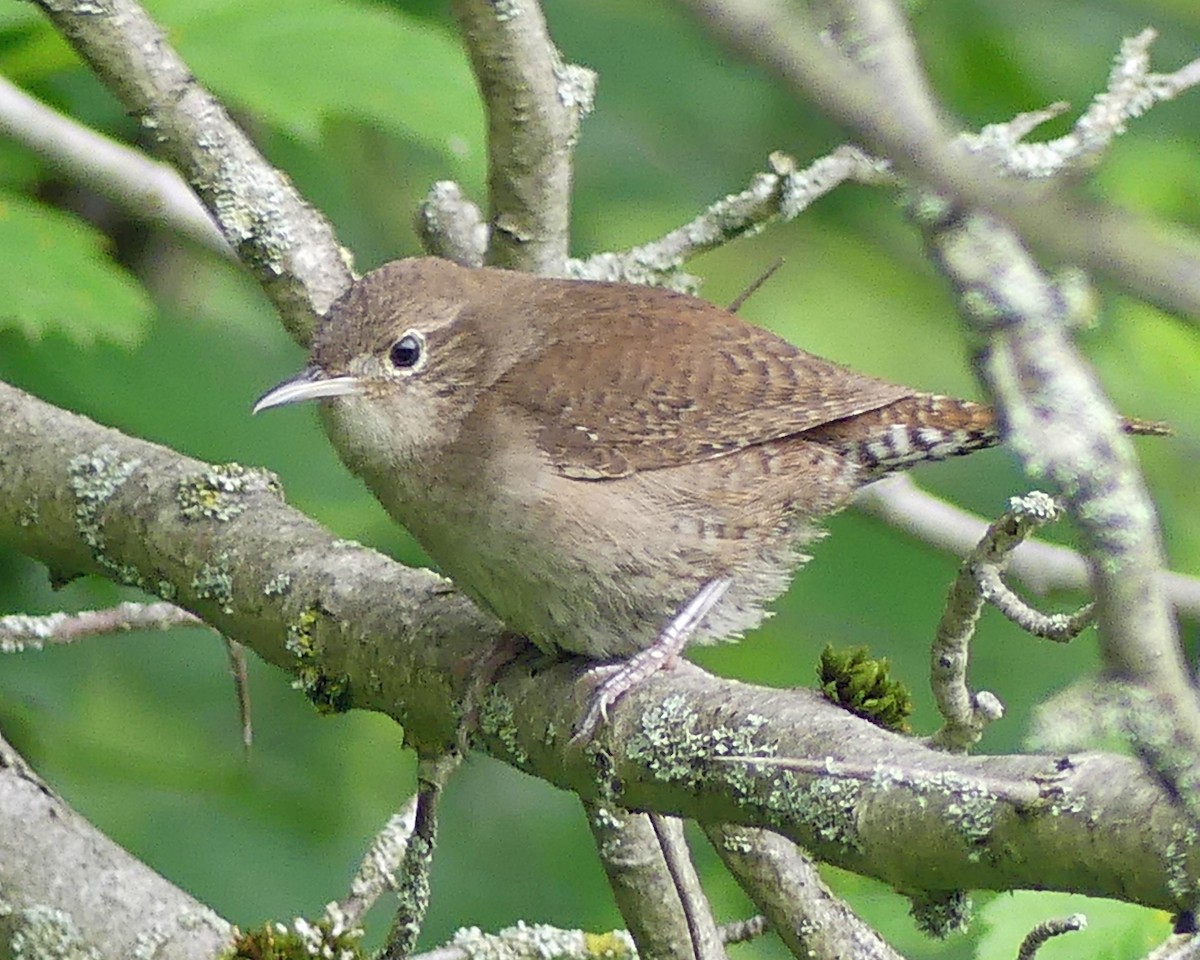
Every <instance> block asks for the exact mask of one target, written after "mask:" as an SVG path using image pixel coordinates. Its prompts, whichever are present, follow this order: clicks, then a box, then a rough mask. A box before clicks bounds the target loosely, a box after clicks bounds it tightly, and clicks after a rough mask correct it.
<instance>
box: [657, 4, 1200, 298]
mask: <svg viewBox="0 0 1200 960" xmlns="http://www.w3.org/2000/svg"><path fill="white" fill-rule="evenodd" d="M679 2H680V3H681V5H682V6H684V7H685V8H687V9H688V10H690V11H691V12H692V13H693V14H695V16H696V17H697V19H699V20H700V21H701V22H702V23H703V24H704V25H705V26H706V27H707V28H708V29H709V31H710V32H711V33H712V34H713V36H715V37H716V38H718V39H719V40H721V41H722V42H724V43H725V44H727V45H728V46H730V47H732V48H734V49H735V50H737V51H738V52H739V53H740V54H742V55H743V56H744V57H746V58H747V59H748V60H750V61H751V62H753V63H757V64H760V65H762V66H763V67H765V68H766V69H768V70H770V71H771V72H772V73H774V74H775V75H777V76H778V77H779V78H780V79H781V80H782V81H783V83H784V84H785V85H786V86H787V87H788V88H789V89H791V90H792V91H793V92H794V93H795V94H796V96H798V97H799V98H801V99H803V100H805V101H808V100H815V101H816V102H817V103H818V104H819V105H820V106H821V107H822V108H823V109H824V110H825V111H826V112H827V113H829V115H830V116H832V117H833V118H834V119H836V120H837V121H838V122H840V123H842V124H843V125H844V126H845V127H846V128H847V129H848V130H851V131H854V132H855V133H856V134H857V135H858V136H859V137H861V138H862V140H863V143H864V145H865V146H866V147H867V148H868V149H870V150H871V151H872V152H874V153H875V154H877V155H878V156H882V157H887V158H888V159H889V160H891V161H892V162H893V163H894V164H895V165H896V168H897V170H898V171H900V172H902V173H903V174H904V175H905V176H907V177H910V178H911V179H912V180H913V181H914V182H915V183H920V184H925V185H929V186H933V187H936V188H937V189H939V190H942V191H945V192H946V193H948V194H950V195H951V196H953V197H955V198H956V199H957V200H958V201H959V202H961V203H962V204H963V205H965V206H978V207H980V208H983V209H992V210H1003V211H1004V212H1005V216H1006V217H1007V218H1008V219H1009V220H1010V221H1011V222H1012V223H1013V224H1014V225H1015V226H1017V227H1018V228H1019V229H1020V230H1021V231H1022V233H1023V234H1024V235H1025V236H1027V237H1028V238H1029V240H1030V241H1031V242H1032V243H1034V244H1036V245H1037V246H1038V247H1040V248H1043V249H1045V250H1046V251H1048V252H1049V253H1051V254H1053V255H1054V256H1055V257H1056V258H1057V259H1059V260H1063V261H1066V262H1069V263H1075V264H1078V265H1079V266H1080V267H1083V268H1084V269H1087V270H1090V271H1093V272H1095V273H1096V274H1098V275H1100V276H1104V277H1108V278H1109V279H1111V280H1112V281H1114V282H1115V283H1117V284H1119V285H1121V286H1122V287H1123V288H1124V289H1126V290H1128V291H1130V292H1131V293H1133V294H1135V295H1136V296H1139V297H1141V298H1143V299H1145V300H1146V301H1147V302H1150V303H1154V304H1158V305H1160V306H1162V307H1164V308H1166V309H1168V310H1171V311H1174V312H1179V313H1183V314H1186V315H1190V316H1191V317H1193V318H1197V317H1200V282H1197V277H1200V240H1197V239H1195V238H1190V237H1184V236H1182V235H1180V234H1179V233H1177V232H1176V233H1172V234H1171V235H1170V236H1169V237H1168V236H1167V235H1166V234H1164V233H1163V232H1162V231H1160V230H1156V229H1155V228H1154V226H1153V225H1151V224H1148V223H1145V222H1143V221H1141V220H1139V219H1137V218H1136V217H1134V216H1133V215H1131V214H1128V213H1125V212H1124V211H1120V210H1117V209H1115V208H1113V207H1111V206H1104V205H1100V204H1097V203H1094V202H1089V201H1086V200H1084V199H1081V198H1078V197H1074V196H1069V195H1067V194H1066V193H1065V192H1063V191H1062V190H1060V189H1058V188H1057V187H1056V186H1055V185H1053V184H1050V183H1045V182H1043V183H1040V184H1030V183H1028V182H1022V181H1020V180H1018V179H1017V178H1013V177H999V176H997V175H996V174H995V172H994V171H993V170H992V169H991V167H990V164H988V163H986V162H984V160H983V158H982V157H978V156H974V155H972V154H971V153H970V152H969V151H967V150H966V149H965V147H963V146H962V145H960V144H956V143H955V142H954V136H953V134H952V132H951V131H949V130H947V129H943V127H944V125H943V124H940V123H938V124H936V129H930V127H931V126H934V123H933V122H932V121H930V122H926V123H914V122H913V118H914V116H916V115H918V114H919V115H920V116H924V117H926V118H936V117H937V116H938V111H936V110H930V109H923V110H920V111H913V110H910V109H908V108H907V106H906V105H905V104H902V103H898V102H897V101H896V99H895V97H894V95H893V91H892V90H890V89H888V88H886V87H885V86H883V85H882V84H880V83H879V82H878V78H877V77H874V76H873V75H872V73H871V72H869V71H866V70H863V69H862V68H861V67H860V65H859V64H858V63H856V62H853V61H852V60H850V59H849V58H848V57H847V56H845V55H843V54H842V53H841V52H840V51H838V50H837V49H836V48H835V47H833V46H831V45H829V44H827V43H825V42H824V41H823V40H822V36H821V31H820V30H819V29H817V25H816V24H814V22H813V21H812V20H811V19H810V18H809V17H808V16H807V14H806V13H805V12H804V11H803V8H801V7H796V6H794V5H790V4H786V3H784V2H783V0H679ZM1197 73H1200V67H1197V66H1195V65H1192V64H1189V65H1188V66H1187V67H1185V68H1183V70H1182V71H1180V72H1179V73H1178V74H1177V75H1176V76H1177V77H1178V78H1179V80H1180V82H1181V84H1187V83H1195V81H1196V78H1197V77H1196V75H1197Z"/></svg>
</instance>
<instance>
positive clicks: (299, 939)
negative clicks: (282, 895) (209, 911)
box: [221, 905, 368, 960]
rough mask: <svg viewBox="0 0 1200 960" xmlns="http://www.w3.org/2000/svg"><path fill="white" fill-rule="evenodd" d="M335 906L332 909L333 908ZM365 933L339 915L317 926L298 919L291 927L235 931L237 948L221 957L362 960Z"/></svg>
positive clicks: (274, 925)
mask: <svg viewBox="0 0 1200 960" xmlns="http://www.w3.org/2000/svg"><path fill="white" fill-rule="evenodd" d="M331 906H332V905H331ZM362 935H363V932H362V930H360V929H358V928H357V927H348V926H347V924H346V923H345V921H344V920H343V919H342V918H341V916H340V914H338V913H337V912H336V911H335V915H334V917H333V918H330V917H329V916H328V915H327V916H326V917H324V918H322V919H321V920H318V921H316V922H315V923H313V922H310V921H308V920H305V919H304V918H303V917H297V918H296V919H295V920H293V921H292V924H291V926H285V925H284V924H282V923H266V924H263V925H262V926H261V927H259V928H258V929H256V930H248V931H246V932H245V933H242V932H241V931H240V930H235V932H234V941H233V946H232V947H230V949H229V950H227V951H225V953H223V954H221V957H222V960H312V958H313V957H327V958H329V960H361V958H364V957H367V956H368V953H367V952H366V951H365V950H364V949H363V945H362Z"/></svg>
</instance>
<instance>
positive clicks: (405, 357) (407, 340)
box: [388, 332, 425, 370]
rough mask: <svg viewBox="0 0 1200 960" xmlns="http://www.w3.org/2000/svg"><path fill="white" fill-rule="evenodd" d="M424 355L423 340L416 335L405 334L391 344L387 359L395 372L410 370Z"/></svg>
mask: <svg viewBox="0 0 1200 960" xmlns="http://www.w3.org/2000/svg"><path fill="white" fill-rule="evenodd" d="M424 353H425V339H424V338H423V337H422V336H421V335H420V334H418V333H412V332H409V333H406V334H405V335H404V336H402V337H401V338H400V339H399V340H397V341H396V342H395V343H393V344H392V348H391V350H389V351H388V359H389V360H391V361H392V366H393V367H395V368H396V369H397V370H412V369H413V368H414V367H416V366H417V364H419V363H420V362H421V358H422V356H423V355H424Z"/></svg>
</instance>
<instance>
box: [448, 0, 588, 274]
mask: <svg viewBox="0 0 1200 960" xmlns="http://www.w3.org/2000/svg"><path fill="white" fill-rule="evenodd" d="M453 9H454V15H455V17H457V19H458V24H459V29H460V30H461V32H462V35H463V39H464V40H465V41H466V44H467V51H468V53H469V54H470V57H471V65H472V67H473V68H474V70H475V79H476V80H477V81H478V83H479V92H480V94H481V95H482V97H483V101H484V104H485V105H486V107H487V114H488V193H489V200H490V205H491V244H490V247H489V250H488V262H489V263H491V264H493V265H495V266H501V267H509V268H513V269H521V270H526V271H529V272H531V273H537V274H540V275H541V276H545V277H557V276H562V275H563V271H564V268H565V264H566V259H567V250H568V243H569V238H570V232H569V230H570V214H571V170H572V152H573V150H574V147H575V141H576V138H577V137H578V134H579V123H580V120H582V118H583V117H584V116H585V115H586V114H587V113H588V111H590V110H591V108H592V92H593V89H594V87H595V82H596V77H595V74H593V73H592V71H590V70H588V69H586V68H584V67H578V66H574V65H573V64H564V63H563V62H562V58H561V57H560V56H559V54H558V51H557V50H556V49H555V47H554V43H553V41H552V40H551V39H550V34H549V32H548V31H547V29H546V22H545V19H544V18H543V16H542V11H541V7H540V6H539V5H538V4H537V2H536V0H506V2H505V3H503V4H497V3H494V2H490V0H455V2H454V4H453Z"/></svg>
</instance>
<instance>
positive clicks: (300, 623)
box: [283, 607, 321, 660]
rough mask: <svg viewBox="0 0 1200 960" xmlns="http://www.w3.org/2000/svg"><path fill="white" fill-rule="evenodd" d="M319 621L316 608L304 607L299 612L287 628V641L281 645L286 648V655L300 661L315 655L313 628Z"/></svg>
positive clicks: (319, 613)
mask: <svg viewBox="0 0 1200 960" xmlns="http://www.w3.org/2000/svg"><path fill="white" fill-rule="evenodd" d="M320 619H321V612H320V610H318V609H317V608H316V607H305V608H304V609H303V610H301V611H300V613H299V614H298V615H297V616H296V619H295V620H293V621H292V622H291V623H289V624H288V627H287V639H286V640H285V641H284V644H283V645H284V647H286V648H287V651H288V653H290V654H291V655H292V656H294V657H297V658H298V659H300V660H306V659H308V658H310V657H312V656H313V655H314V654H315V653H316V649H317V647H316V640H315V638H314V636H313V627H315V626H316V625H317V623H318V622H319V621H320Z"/></svg>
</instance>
